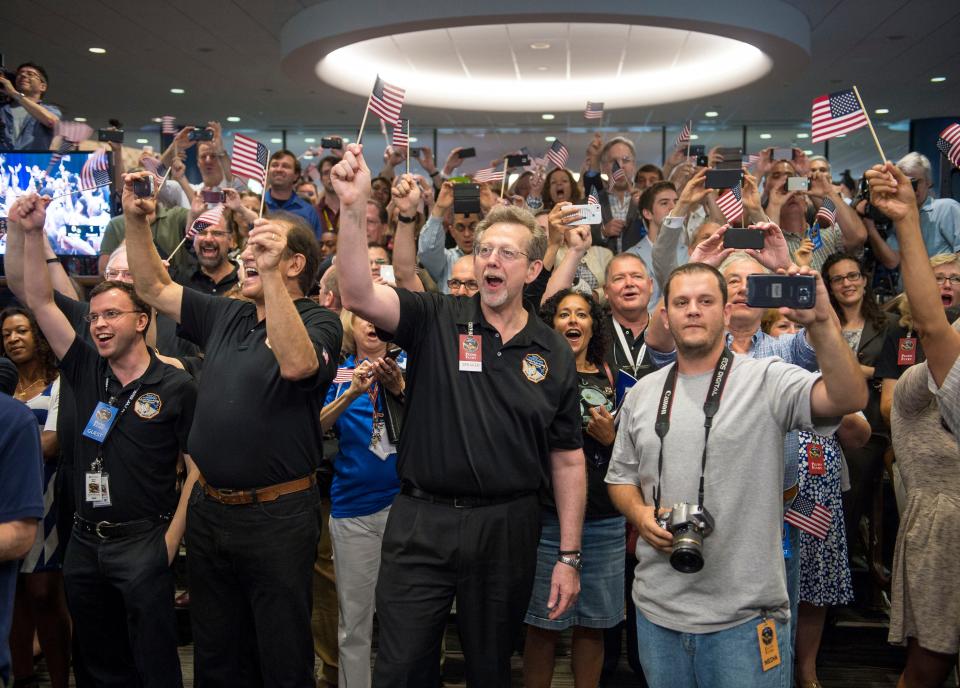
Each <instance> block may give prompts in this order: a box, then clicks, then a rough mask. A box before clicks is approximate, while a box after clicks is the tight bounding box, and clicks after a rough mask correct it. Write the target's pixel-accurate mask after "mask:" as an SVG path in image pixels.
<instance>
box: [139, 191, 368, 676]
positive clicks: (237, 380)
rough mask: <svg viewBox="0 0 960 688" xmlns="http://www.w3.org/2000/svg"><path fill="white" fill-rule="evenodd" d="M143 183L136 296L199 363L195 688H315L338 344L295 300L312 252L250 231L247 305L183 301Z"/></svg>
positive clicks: (282, 236) (270, 225)
mask: <svg viewBox="0 0 960 688" xmlns="http://www.w3.org/2000/svg"><path fill="white" fill-rule="evenodd" d="M140 176H142V175H141V174H134V175H127V177H126V178H125V183H124V190H123V207H124V215H125V217H126V218H127V252H128V255H129V259H130V267H131V269H132V271H133V277H134V284H135V285H136V287H137V292H138V293H139V294H141V295H142V296H143V298H144V300H145V301H147V302H148V303H150V304H151V305H153V306H154V307H156V308H157V310H158V311H160V312H162V313H165V314H167V315H168V316H170V317H171V318H173V319H174V320H176V321H177V322H179V323H180V325H181V329H182V331H183V333H184V336H186V337H188V338H190V339H192V340H193V341H194V342H196V344H197V345H199V346H201V347H202V348H203V350H204V352H205V358H204V366H203V377H202V378H201V383H200V390H199V397H198V403H197V413H196V419H195V423H194V425H193V432H191V434H190V440H189V447H190V454H191V456H193V457H194V459H195V460H196V462H197V466H198V467H199V469H200V472H201V474H202V476H203V477H202V478H200V481H199V482H200V484H199V485H198V486H197V487H196V488H195V489H194V491H193V494H192V496H191V499H190V509H189V516H190V518H189V519H188V531H187V539H188V541H189V543H190V550H189V554H188V557H187V563H188V566H189V571H190V616H191V623H192V625H193V640H194V662H195V676H196V680H197V683H198V685H200V684H201V683H202V684H204V685H230V686H260V685H264V684H267V685H282V686H304V687H306V686H311V688H312V686H313V642H312V638H311V632H310V603H311V595H310V589H311V583H312V574H313V562H314V558H315V555H316V546H317V538H318V536H319V520H318V517H317V516H318V512H319V504H320V498H319V495H318V494H317V488H316V477H315V471H316V469H317V462H318V460H319V458H320V457H321V456H322V449H321V437H322V436H321V430H320V408H321V405H322V403H323V400H324V397H325V395H326V392H327V387H328V385H329V382H330V380H331V379H333V376H334V374H335V373H336V365H337V356H338V354H339V351H340V339H341V336H342V329H341V327H340V320H339V319H338V318H337V317H336V316H335V315H334V314H333V313H331V312H330V311H328V310H327V309H325V308H321V307H320V306H319V305H317V304H316V303H314V302H313V301H311V300H310V299H307V298H304V294H306V293H307V292H309V290H310V288H311V287H312V286H313V283H314V282H315V280H316V275H317V266H318V265H319V262H320V260H319V256H320V251H319V248H318V247H317V242H316V239H315V238H314V236H313V232H312V231H311V230H310V229H309V228H308V227H306V226H305V225H304V223H302V222H301V221H300V219H299V218H298V217H296V216H294V215H290V214H288V213H277V214H275V215H272V216H271V219H270V220H258V221H257V224H256V226H255V227H254V228H253V229H252V230H251V232H250V236H249V239H248V241H247V247H246V248H245V249H244V251H243V253H242V254H241V259H242V260H243V265H244V272H245V276H244V280H243V295H244V296H245V297H247V299H249V301H239V300H234V299H222V298H216V297H212V296H207V295H205V294H201V293H199V292H196V291H193V290H192V289H184V288H183V287H182V286H180V285H179V284H176V283H174V282H172V281H171V280H170V278H169V276H168V275H167V272H166V270H165V269H164V267H163V263H162V262H161V261H160V256H159V255H157V252H156V249H155V248H154V246H153V241H152V240H151V237H150V228H149V226H148V225H147V224H146V221H145V218H146V216H147V215H148V214H149V212H150V211H151V209H152V204H153V202H152V201H151V200H150V199H138V198H136V197H135V196H134V195H133V189H132V183H133V181H134V180H135V179H137V178H138V177H140ZM365 273H366V274H367V275H369V274H370V271H369V269H368V268H365Z"/></svg>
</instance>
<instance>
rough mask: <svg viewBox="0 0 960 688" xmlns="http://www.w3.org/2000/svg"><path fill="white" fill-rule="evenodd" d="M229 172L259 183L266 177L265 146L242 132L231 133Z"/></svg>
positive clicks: (263, 181)
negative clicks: (231, 146)
mask: <svg viewBox="0 0 960 688" xmlns="http://www.w3.org/2000/svg"><path fill="white" fill-rule="evenodd" d="M230 174H233V175H236V176H238V177H243V178H244V179H255V180H256V181H258V182H260V183H261V184H263V183H265V181H266V178H267V147H266V146H264V145H263V144H262V143H260V142H259V141H257V140H256V139H252V138H250V137H249V136H244V135H243V134H234V135H233V156H232V157H231V158H230Z"/></svg>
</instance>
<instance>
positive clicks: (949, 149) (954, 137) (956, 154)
mask: <svg viewBox="0 0 960 688" xmlns="http://www.w3.org/2000/svg"><path fill="white" fill-rule="evenodd" d="M937 149H938V150H939V151H940V152H941V153H943V154H944V155H945V156H947V160H949V161H950V162H952V163H953V165H954V167H960V124H951V125H950V126H949V127H947V128H946V129H944V130H943V131H941V132H940V136H938V137H937Z"/></svg>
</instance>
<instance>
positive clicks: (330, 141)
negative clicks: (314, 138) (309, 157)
mask: <svg viewBox="0 0 960 688" xmlns="http://www.w3.org/2000/svg"><path fill="white" fill-rule="evenodd" d="M320 147H321V148H326V149H327V150H342V149H343V139H342V138H340V137H339V136H324V137H323V138H322V139H320Z"/></svg>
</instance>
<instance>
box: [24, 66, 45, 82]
mask: <svg viewBox="0 0 960 688" xmlns="http://www.w3.org/2000/svg"><path fill="white" fill-rule="evenodd" d="M17 76H25V77H29V78H30V79H36V80H37V81H43V83H47V82H46V81H44V79H43V75H42V74H39V73H37V72H34V71H32V70H30V69H21V70H20V71H19V72H18V73H17Z"/></svg>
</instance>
